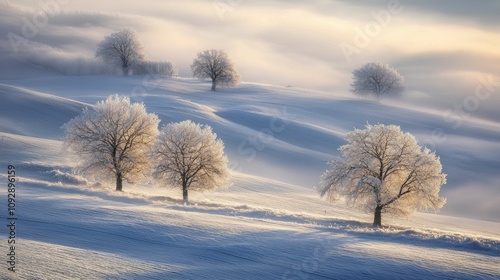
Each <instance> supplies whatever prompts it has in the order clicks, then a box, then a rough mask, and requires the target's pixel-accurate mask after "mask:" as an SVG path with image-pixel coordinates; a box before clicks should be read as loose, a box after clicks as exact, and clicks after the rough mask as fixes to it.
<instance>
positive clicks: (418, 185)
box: [318, 124, 446, 226]
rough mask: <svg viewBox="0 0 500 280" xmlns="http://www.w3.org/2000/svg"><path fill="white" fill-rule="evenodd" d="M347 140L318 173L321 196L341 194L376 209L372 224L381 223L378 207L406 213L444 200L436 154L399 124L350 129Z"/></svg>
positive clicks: (439, 204)
mask: <svg viewBox="0 0 500 280" xmlns="http://www.w3.org/2000/svg"><path fill="white" fill-rule="evenodd" d="M346 140H347V142H348V144H346V145H343V146H342V147H340V149H339V150H340V151H341V158H340V159H334V160H332V161H330V162H329V165H330V167H331V168H330V169H329V170H327V171H325V173H323V175H322V176H321V181H320V184H319V187H318V191H319V192H320V194H321V196H326V197H327V198H328V199H329V200H330V201H332V202H334V201H337V200H338V199H339V198H344V199H345V201H346V202H347V203H348V205H350V206H352V207H355V208H358V209H361V210H363V211H365V212H372V213H375V217H374V222H373V224H374V225H375V226H381V225H382V213H389V214H392V215H396V216H398V215H403V216H409V215H411V214H413V212H414V211H415V210H416V209H428V208H431V209H434V210H437V209H439V208H441V207H442V206H443V205H444V204H445V202H446V200H445V199H444V198H442V197H439V191H440V189H441V186H442V185H444V184H445V183H446V175H445V174H443V173H441V169H442V166H441V163H440V160H439V157H436V155H435V153H433V152H431V151H430V150H429V149H427V148H424V149H422V147H420V146H419V145H418V144H417V141H416V139H415V137H413V136H412V135H411V134H409V133H403V132H402V131H401V130H400V128H399V126H395V125H389V126H385V125H382V124H379V125H374V126H372V125H367V126H366V129H363V130H359V129H356V130H354V131H351V132H349V133H348V134H347V137H346Z"/></svg>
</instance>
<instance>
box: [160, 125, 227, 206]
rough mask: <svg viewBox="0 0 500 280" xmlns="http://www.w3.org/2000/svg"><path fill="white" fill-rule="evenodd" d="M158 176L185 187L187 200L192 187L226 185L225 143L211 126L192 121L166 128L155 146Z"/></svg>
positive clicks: (173, 184) (172, 183)
mask: <svg viewBox="0 0 500 280" xmlns="http://www.w3.org/2000/svg"><path fill="white" fill-rule="evenodd" d="M152 154H153V159H154V161H155V162H156V168H155V172H154V174H155V178H156V179H157V180H165V182H166V183H168V184H170V185H172V187H180V188H182V196H183V200H184V202H185V203H189V199H188V191H189V190H196V191H198V190H201V191H204V190H213V189H216V188H221V187H225V186H226V185H227V183H228V178H229V176H230V173H229V169H228V167H227V157H226V156H225V155H224V143H223V142H222V141H221V140H220V139H217V135H216V134H215V133H213V132H212V128H211V127H210V126H208V125H205V126H201V125H199V124H195V123H193V122H192V121H183V122H180V123H171V124H168V125H167V126H165V127H163V128H162V130H161V133H160V135H159V137H158V139H157V141H156V144H155V146H154V148H153V152H152Z"/></svg>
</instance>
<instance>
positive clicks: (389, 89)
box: [351, 62, 406, 98]
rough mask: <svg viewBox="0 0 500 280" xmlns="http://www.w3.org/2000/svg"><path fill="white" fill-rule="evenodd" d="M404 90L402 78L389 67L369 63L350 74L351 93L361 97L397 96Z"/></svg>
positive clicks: (377, 63)
mask: <svg viewBox="0 0 500 280" xmlns="http://www.w3.org/2000/svg"><path fill="white" fill-rule="evenodd" d="M405 89H406V86H405V82H404V78H403V76H401V74H399V72H398V71H397V70H396V69H394V68H392V67H391V66H389V65H387V64H383V63H379V62H370V63H366V64H365V65H363V66H361V67H360V68H358V69H356V70H354V71H353V72H352V83H351V92H353V93H354V94H358V95H361V96H366V95H370V94H372V95H375V96H376V97H377V98H380V97H382V96H384V95H392V96H398V95H400V94H401V93H403V91H404V90H405Z"/></svg>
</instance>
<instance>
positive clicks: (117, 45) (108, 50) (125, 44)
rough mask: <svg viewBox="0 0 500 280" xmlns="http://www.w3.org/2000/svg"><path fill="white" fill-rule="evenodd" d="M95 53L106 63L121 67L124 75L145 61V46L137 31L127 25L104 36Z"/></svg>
mask: <svg viewBox="0 0 500 280" xmlns="http://www.w3.org/2000/svg"><path fill="white" fill-rule="evenodd" d="M95 55H96V57H100V58H102V59H103V60H104V61H105V62H106V63H109V64H111V65H114V66H117V67H121V69H122V71H123V75H128V73H129V70H133V69H134V68H137V67H138V66H140V65H141V64H142V63H143V61H144V47H143V46H142V43H141V42H140V41H139V38H138V36H137V32H136V31H135V30H134V29H132V28H129V27H126V28H123V29H122V30H120V31H118V32H115V33H112V34H111V35H109V36H107V37H106V38H104V40H103V41H102V42H101V43H100V44H99V46H98V47H97V51H96V53H95Z"/></svg>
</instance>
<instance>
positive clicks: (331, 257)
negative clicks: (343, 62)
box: [0, 62, 500, 279]
mask: <svg viewBox="0 0 500 280" xmlns="http://www.w3.org/2000/svg"><path fill="white" fill-rule="evenodd" d="M13 63H14V62H13ZM15 64H16V65H15V66H13V69H26V71H29V73H30V75H29V79H28V78H25V77H26V76H24V75H22V73H21V74H19V76H17V77H16V76H15V75H14V74H12V73H10V75H9V76H8V78H4V79H1V78H0V166H2V168H3V169H4V171H3V172H0V181H1V182H3V183H2V185H4V186H5V185H6V182H7V165H8V164H12V165H15V166H16V172H17V173H16V175H17V178H18V181H17V192H16V200H17V204H16V211H17V212H16V214H17V217H18V220H17V236H16V260H17V263H16V270H17V272H16V273H15V274H14V273H11V272H9V271H8V270H7V265H6V262H5V260H3V259H6V254H7V253H8V247H7V245H8V244H7V236H8V233H7V231H6V229H5V226H4V227H3V229H2V230H0V238H1V242H0V256H2V257H0V259H1V260H2V262H1V263H2V264H1V265H0V278H1V279H499V278H500V267H499V265H498V264H499V263H500V224H499V222H500V220H499V215H498V214H500V213H499V206H498V205H500V198H499V197H500V190H499V188H498V186H499V183H500V176H499V175H498V170H499V167H500V159H499V157H498V155H499V154H500V124H499V123H498V122H497V123H492V122H491V121H489V122H485V121H482V120H479V119H473V118H469V119H467V120H466V122H465V123H464V125H463V126H462V127H460V128H459V129H451V128H450V124H449V123H446V122H443V119H442V116H441V113H440V112H429V111H426V110H424V109H422V110H419V109H418V108H414V107H411V106H410V105H407V104H398V103H397V102H392V103H388V102H384V101H382V103H373V102H370V101H366V100H363V99H358V98H356V97H353V96H351V95H349V94H342V93H324V92H316V91H311V90H307V89H300V88H290V87H278V86H272V85H262V84H255V83H243V84H242V85H240V86H239V87H237V88H231V89H228V88H226V89H223V90H221V91H219V92H210V91H209V89H210V85H209V83H206V82H200V81H198V80H194V79H187V78H172V79H157V78H151V77H120V76H79V77H76V76H60V75H57V74H53V73H46V72H44V71H39V70H36V69H32V68H31V66H29V65H24V66H23V65H21V66H20V62H15ZM114 93H118V94H123V95H127V96H130V97H131V99H132V101H140V102H144V103H145V104H146V107H147V109H148V111H149V112H155V113H157V114H158V115H159V117H160V118H161V120H162V124H166V123H169V122H178V121H182V120H186V119H191V120H193V121H195V122H200V123H203V124H209V125H210V126H212V127H213V131H214V132H216V133H217V134H218V136H219V137H220V138H221V139H222V140H223V141H224V143H225V146H226V153H227V154H228V157H229V160H230V163H231V168H232V170H233V179H232V185H231V186H230V187H229V188H227V189H224V190H218V191H215V192H212V193H196V192H191V193H190V200H191V202H192V204H191V205H183V204H182V194H181V192H180V190H178V189H171V188H166V187H165V186H155V185H153V184H152V183H150V182H144V183H142V184H139V185H130V184H125V185H124V192H122V193H117V192H115V191H113V186H108V185H104V184H100V183H99V182H92V181H89V180H87V179H85V178H83V177H80V176H78V175H75V174H73V173H72V171H71V166H72V162H70V161H69V160H68V159H67V158H66V156H65V154H64V153H63V150H62V144H61V141H60V139H61V137H62V129H60V127H61V125H63V124H64V123H65V122H67V121H69V120H70V119H71V118H73V117H74V116H76V115H77V114H79V113H80V112H81V110H82V108H83V107H85V106H92V105H91V104H95V103H96V102H97V101H100V100H103V99H105V98H106V97H107V96H108V95H110V94H114ZM367 122H370V123H371V124H376V123H384V124H397V125H400V126H401V129H402V130H403V131H408V132H410V133H412V134H414V135H415V136H416V137H417V139H419V140H421V141H426V139H430V135H431V133H432V131H433V129H435V128H439V129H442V130H443V131H445V132H446V136H447V139H446V141H445V142H441V143H435V144H436V145H435V147H433V148H435V149H436V152H437V154H438V155H439V156H440V157H441V160H442V163H443V167H444V172H445V173H447V174H449V175H448V183H447V184H446V185H445V186H444V187H443V188H442V194H443V195H444V196H445V197H448V203H447V205H445V207H444V208H443V210H442V211H441V213H440V214H430V213H417V214H416V215H415V216H414V217H413V218H412V219H410V220H405V219H402V218H392V217H390V216H383V223H384V224H385V227H383V228H382V229H376V228H373V227H371V221H372V214H369V213H368V214H365V213H360V212H357V211H355V210H352V209H350V208H347V207H345V206H343V205H331V204H330V203H328V202H326V201H325V200H323V199H321V198H319V197H318V195H317V193H316V192H315V191H314V189H313V186H314V185H315V184H316V183H317V182H318V180H319V176H320V175H321V173H322V172H323V171H324V170H325V169H326V164H325V163H326V161H327V160H329V159H331V158H332V157H333V156H337V155H338V151H337V148H338V147H339V146H340V145H342V144H344V143H345V142H344V140H343V137H344V135H345V133H346V132H348V131H350V130H352V129H353V128H354V127H356V128H363V127H364V125H365V124H366V123H367ZM2 189H3V190H4V191H3V192H2V193H3V196H4V199H3V200H6V197H7V192H6V190H5V189H6V188H2ZM0 205H1V209H0V219H2V221H3V222H6V219H7V207H6V205H5V204H4V203H2V204H0ZM464 216H469V217H472V218H466V217H464ZM488 220H489V221H488Z"/></svg>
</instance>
